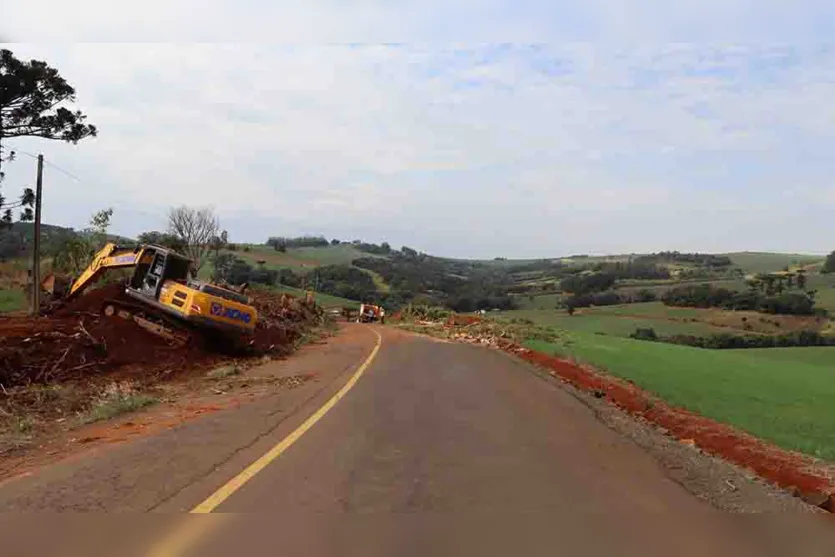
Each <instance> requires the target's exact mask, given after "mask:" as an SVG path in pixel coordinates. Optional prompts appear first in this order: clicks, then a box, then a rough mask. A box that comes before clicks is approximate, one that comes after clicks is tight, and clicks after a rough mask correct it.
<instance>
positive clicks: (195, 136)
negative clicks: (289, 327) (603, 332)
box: [0, 0, 835, 257]
mask: <svg viewBox="0 0 835 557" xmlns="http://www.w3.org/2000/svg"><path fill="white" fill-rule="evenodd" d="M35 3H37V2H35ZM41 3H42V4H50V2H45V0H41ZM81 4H82V5H84V6H87V5H88V4H89V6H88V7H91V8H92V7H95V5H98V3H97V2H94V1H93V0H84V1H82V2H81ZM151 4H153V2H151ZM249 4H253V6H257V7H258V10H260V11H258V10H255V8H253V11H252V13H256V11H257V13H258V14H259V17H258V18H254V19H253V18H252V17H249V18H246V17H243V16H242V15H241V14H242V13H246V12H247V10H246V9H244V7H245V5H249ZM574 4H575V3H562V4H561V3H556V4H555V3H553V2H551V3H545V2H535V3H533V2H521V3H520V2H514V3H505V2H494V1H487V2H478V3H475V2H463V3H456V4H455V5H454V6H453V7H449V8H448V9H446V10H445V11H439V10H438V9H437V8H439V6H440V3H437V4H436V3H434V2H429V3H420V4H411V3H410V4H404V3H399V4H398V3H396V2H387V3H384V4H381V3H378V2H374V1H370V0H367V1H365V2H360V3H359V4H357V5H356V6H355V7H354V9H352V10H345V9H344V8H342V7H341V6H343V4H341V3H336V2H311V3H305V5H304V6H295V5H288V4H281V3H278V4H276V3H269V4H260V3H257V2H237V3H236V5H237V6H238V9H237V10H236V11H234V12H224V10H223V9H222V5H221V4H219V3H217V2H213V1H210V2H206V3H201V4H200V6H202V8H201V9H200V10H197V11H196V12H195V11H194V10H195V9H196V4H193V3H190V2H176V3H174V4H172V5H171V8H170V9H168V10H167V11H166V12H165V13H167V14H169V17H168V18H167V19H166V20H165V21H151V20H148V19H146V18H144V17H139V16H137V15H136V14H131V13H120V14H112V13H109V11H108V10H98V11H96V12H95V15H93V16H91V17H89V18H85V19H84V20H83V21H82V20H80V19H74V18H76V17H77V16H76V15H74V14H75V12H72V13H71V12H69V11H68V12H66V13H63V12H62V10H65V9H67V8H64V7H62V5H61V4H59V3H52V8H54V13H56V18H55V19H56V21H54V22H51V24H50V22H48V23H47V24H46V25H45V26H43V28H42V29H40V30H39V29H37V28H36V27H35V26H34V24H33V23H32V22H33V21H34V20H33V19H32V18H31V14H29V13H28V12H27V11H25V10H23V8H14V10H13V11H12V13H11V14H10V20H9V21H11V22H12V25H11V27H9V28H0V36H3V34H4V33H5V36H6V37H11V38H13V39H16V38H22V37H24V36H25V37H26V38H34V39H38V40H41V39H43V40H47V39H60V40H65V41H76V40H82V39H92V40H113V39H117V38H118V39H119V40H137V41H152V40H153V41H156V40H171V39H172V38H173V39H176V40H178V41H180V42H178V43H151V42H138V43H131V44H124V43H111V44H102V43H88V44H77V43H68V44H37V43H35V44H14V45H10V48H11V49H12V50H14V51H15V52H16V53H17V54H18V55H19V56H22V57H27V58H28V57H35V58H39V59H45V60H47V61H49V62H50V63H51V64H53V65H55V66H56V67H58V68H59V69H60V70H61V72H62V74H63V75H64V76H65V77H66V78H67V79H68V80H69V81H70V82H71V83H72V84H73V85H74V86H75V87H76V88H77V90H78V101H79V102H78V105H79V107H80V108H82V109H83V110H84V111H85V112H87V113H88V114H89V116H90V120H91V121H92V122H93V123H96V124H97V125H98V126H99V127H100V128H101V134H100V136H99V137H98V138H96V139H94V140H90V141H85V142H82V143H81V144H79V145H78V146H68V145H61V144H55V143H49V142H44V141H36V140H25V141H23V140H20V141H15V142H14V143H12V144H10V145H9V147H11V148H17V149H18V150H22V151H26V152H30V153H35V152H41V151H42V152H44V153H45V155H46V156H47V159H48V160H49V161H51V162H53V163H55V164H57V165H59V166H60V167H61V168H63V169H66V170H69V171H70V172H71V173H72V174H73V175H74V176H77V177H78V178H79V179H74V178H70V177H69V176H67V175H65V174H62V173H61V172H59V171H57V170H55V169H54V168H52V167H47V188H48V189H47V193H46V195H45V218H46V219H47V221H48V222H54V223H58V224H65V225H70V226H75V227H81V226H83V225H84V223H85V221H86V220H87V218H88V216H89V214H90V213H92V212H94V211H95V210H97V209H98V208H101V207H103V206H108V205H110V206H113V207H114V208H115V214H114V227H115V229H116V230H117V231H119V232H121V233H124V234H128V235H133V234H136V233H137V232H140V231H142V230H145V229H149V228H160V227H162V226H164V220H165V219H164V214H165V211H166V209H167V207H169V206H171V205H174V204H180V203H192V204H193V203H198V204H199V203H202V204H210V205H213V206H214V207H215V208H216V210H217V211H218V212H219V213H220V216H221V220H222V223H223V225H224V227H225V228H227V229H228V230H229V233H230V237H232V238H233V239H235V240H237V241H260V240H263V239H265V238H266V237H267V236H270V235H276V234H286V235H292V234H300V233H322V234H325V235H327V236H329V237H338V238H342V239H353V238H364V239H367V240H372V241H382V240H388V241H389V242H391V243H392V244H394V245H402V244H406V245H410V246H413V247H416V248H418V249H422V250H425V251H428V252H431V253H437V254H442V255H450V256H469V257H493V256H508V257H514V256H515V257H544V256H553V255H564V254H569V253H581V252H588V253H613V252H624V251H627V252H643V251H655V250H662V249H679V250H700V251H729V250H745V249H750V250H791V251H804V252H817V253H821V252H828V251H830V250H831V249H833V248H835V244H833V240H831V237H832V235H831V231H832V222H833V219H832V215H833V211H835V183H833V180H832V176H833V174H835V173H833V170H835V163H833V157H832V155H831V154H832V153H833V152H835V103H833V102H832V99H835V49H833V48H831V47H830V42H829V37H828V35H829V34H830V30H828V29H827V28H826V22H827V21H829V22H831V21H835V19H833V16H835V7H832V6H829V5H828V4H827V3H824V2H800V3H793V4H792V5H791V6H792V7H787V6H783V4H782V3H777V2H771V1H765V2H749V1H737V2H713V1H706V2H699V3H695V2H693V3H686V4H680V3H678V4H676V5H673V4H672V3H670V2H655V1H645V2H620V1H615V0H609V1H607V2H603V1H602V0H600V1H591V2H585V3H582V7H576V6H575V5H574ZM433 8H434V9H433ZM281 9H283V10H284V11H281ZM197 12H199V14H198V16H196V17H190V16H189V15H188V14H195V13H197ZM279 12H280V13H281V14H282V15H283V17H279ZM143 13H144V12H143ZM58 16H60V17H58ZM61 18H64V19H61ZM66 19H69V20H70V21H69V23H71V24H70V25H67V24H66V23H67V21H65V20H66ZM221 21H223V27H222V29H223V35H222V36H220V37H217V33H218V29H219V28H221V27H220V25H221ZM186 22H188V23H186ZM9 29H12V30H14V31H9ZM305 31H307V33H304V32H305ZM212 33H215V37H216V38H223V39H225V40H228V41H233V42H227V43H213V44H193V43H189V42H187V41H192V40H201V39H206V38H209V37H211V36H212ZM302 35H304V37H302ZM241 39H246V40H247V41H248V42H235V41H239V40H241ZM346 42H351V43H361V44H350V45H348V44H344V43H346ZM380 42H386V43H390V42H394V43H396V44H377V43H380ZM334 43H341V44H334ZM32 162H33V161H32V160H31V159H30V158H29V157H28V156H22V157H20V158H19V160H18V161H17V162H15V163H14V164H13V165H10V166H9V167H8V168H7V170H8V179H7V181H6V183H5V185H4V191H5V192H6V193H7V194H13V193H14V192H15V190H16V189H19V188H20V187H21V186H23V185H25V184H26V183H29V182H31V176H32V174H33V165H32Z"/></svg>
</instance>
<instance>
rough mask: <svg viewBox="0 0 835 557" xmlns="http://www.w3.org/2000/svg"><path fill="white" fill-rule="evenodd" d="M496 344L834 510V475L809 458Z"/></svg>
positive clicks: (626, 386) (550, 359)
mask: <svg viewBox="0 0 835 557" xmlns="http://www.w3.org/2000/svg"><path fill="white" fill-rule="evenodd" d="M498 345H499V347H500V348H501V349H502V350H505V351H506V352H510V353H512V354H515V355H516V356H518V357H520V358H522V359H524V360H527V361H528V362H531V363H534V364H536V365H538V366H541V367H544V368H547V369H548V370H549V371H550V372H551V375H554V376H556V377H559V378H561V379H563V380H565V381H567V382H569V383H571V384H572V385H574V386H575V387H577V388H579V389H581V390H583V391H587V392H590V393H594V394H595V396H598V397H605V398H606V399H608V400H609V401H610V402H612V403H614V404H616V405H617V406H619V407H620V408H622V409H623V410H625V411H627V412H629V413H630V414H632V415H634V416H638V417H640V418H643V419H645V420H647V421H649V422H652V423H654V424H657V425H659V426H661V427H663V428H665V429H666V430H667V431H669V433H670V434H671V435H673V436H674V437H676V438H678V439H681V440H686V441H688V442H691V443H692V444H694V445H695V446H697V447H699V448H700V449H702V450H703V451H705V452H707V453H709V454H712V455H715V456H719V457H721V458H724V459H725V460H728V461H730V462H733V463H734V464H737V465H739V466H742V467H744V468H747V469H749V470H752V471H754V472H755V473H757V474H758V475H759V476H761V477H763V478H765V479H767V480H770V481H772V482H774V483H776V484H777V485H779V486H781V487H784V488H786V489H790V490H791V491H793V492H795V494H797V495H802V496H804V498H806V499H808V500H814V501H815V502H816V504H817V505H818V506H820V507H821V508H823V509H825V510H828V511H830V512H835V499H833V496H835V479H833V478H831V477H830V476H829V475H827V474H826V473H825V472H824V471H822V470H821V469H820V466H816V465H815V464H816V463H815V461H814V460H813V459H812V458H810V457H807V456H805V455H802V454H800V453H795V452H792V451H787V450H784V449H780V448H779V447H776V446H774V445H770V444H769V443H766V442H765V441H762V440H760V439H757V438H756V437H753V436H752V435H749V434H747V433H744V432H742V431H739V430H737V429H735V428H733V427H731V426H729V425H726V424H722V423H719V422H716V421H714V420H711V419H709V418H705V417H703V416H699V415H698V414H694V413H692V412H688V411H687V410H684V409H682V408H676V407H673V406H670V405H668V404H666V403H665V402H663V401H662V400H659V399H658V398H656V397H654V396H652V395H650V394H649V393H647V392H645V391H643V390H642V389H640V388H639V387H637V386H635V385H633V384H631V383H628V382H626V381H622V380H620V379H617V378H614V377H609V376H606V375H604V374H602V373H598V372H596V371H594V370H591V369H589V368H587V367H584V366H580V365H578V364H576V363H574V362H570V361H567V360H562V359H560V358H556V357H554V356H549V355H547V354H543V353H541V352H535V351H533V350H529V349H527V348H523V347H520V346H519V345H517V344H515V343H512V342H509V341H499V342H498Z"/></svg>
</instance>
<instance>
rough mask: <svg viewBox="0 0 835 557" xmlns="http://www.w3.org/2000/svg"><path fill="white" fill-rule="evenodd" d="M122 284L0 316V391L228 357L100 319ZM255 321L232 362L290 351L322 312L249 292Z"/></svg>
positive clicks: (209, 346) (210, 346)
mask: <svg viewBox="0 0 835 557" xmlns="http://www.w3.org/2000/svg"><path fill="white" fill-rule="evenodd" d="M123 295H124V294H123V288H122V285H120V284H112V285H108V286H105V287H103V288H99V289H96V290H93V291H90V292H89V293H87V294H85V295H83V296H81V297H79V298H78V299H76V300H73V301H72V302H70V303H69V304H68V305H66V306H65V307H63V308H61V309H60V310H58V311H56V312H55V313H53V314H52V315H51V316H49V317H40V318H38V319H31V318H22V317H7V318H0V384H2V385H3V386H4V387H13V386H17V385H27V384H31V383H50V382H54V381H67V380H72V379H75V378H80V377H91V376H97V375H103V374H108V375H110V374H116V375H117V376H119V377H123V376H126V375H127V376H134V377H148V376H153V375H154V374H158V373H165V374H166V375H168V374H171V373H173V372H182V371H184V370H188V369H193V368H201V367H205V366H206V365H208V364H211V363H214V362H217V361H218V360H219V359H222V358H223V357H224V356H228V355H229V353H228V352H227V353H225V354H224V353H221V352H220V351H219V348H220V347H219V346H218V345H216V344H214V343H213V342H212V341H207V340H205V339H202V338H196V339H195V340H194V341H192V342H189V343H188V344H187V345H186V346H173V345H172V344H171V343H170V342H169V341H167V340H166V339H165V338H163V337H160V336H157V335H154V334H152V333H150V332H149V331H146V330H145V329H143V328H142V327H139V326H138V325H137V324H136V323H135V322H133V321H131V320H126V319H121V318H119V317H110V318H108V317H104V316H102V315H100V310H101V307H102V304H103V303H104V302H105V301H106V300H109V299H113V298H120V297H121V296H123ZM252 299H253V305H254V306H255V307H256V309H257V310H258V314H259V321H258V326H257V328H256V332H255V335H254V337H253V338H252V339H250V342H249V344H248V345H247V346H246V348H245V349H244V350H243V351H242V352H239V353H235V354H233V355H234V356H237V357H253V356H261V355H264V354H270V353H287V352H289V351H291V350H292V346H293V344H294V343H295V341H296V340H297V339H298V338H299V337H300V336H301V335H303V334H304V331H305V330H306V329H307V328H308V327H310V326H311V325H313V324H318V323H319V322H321V318H322V311H321V309H320V308H318V307H315V306H307V305H305V304H304V303H302V302H301V301H299V300H295V299H293V298H292V297H289V296H286V295H276V294H271V293H267V292H254V293H252Z"/></svg>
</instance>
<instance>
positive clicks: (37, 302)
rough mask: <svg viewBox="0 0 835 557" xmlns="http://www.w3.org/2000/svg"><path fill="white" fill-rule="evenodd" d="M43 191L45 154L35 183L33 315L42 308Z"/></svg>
mask: <svg viewBox="0 0 835 557" xmlns="http://www.w3.org/2000/svg"><path fill="white" fill-rule="evenodd" d="M42 191H43V155H38V180H37V182H36V185H35V244H34V247H33V249H32V307H30V308H29V314H30V315H32V316H33V317H35V316H37V315H38V313H40V309H41V192H42Z"/></svg>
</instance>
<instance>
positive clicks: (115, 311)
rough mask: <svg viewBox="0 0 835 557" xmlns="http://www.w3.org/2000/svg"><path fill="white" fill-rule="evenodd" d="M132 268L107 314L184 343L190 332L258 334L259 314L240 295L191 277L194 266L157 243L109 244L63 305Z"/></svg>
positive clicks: (106, 307)
mask: <svg viewBox="0 0 835 557" xmlns="http://www.w3.org/2000/svg"><path fill="white" fill-rule="evenodd" d="M126 268H134V271H133V274H132V276H131V277H130V279H129V280H128V281H127V283H126V284H125V290H124V294H125V296H124V297H120V298H119V299H111V300H107V301H105V302H104V303H103V306H102V308H101V311H102V313H103V314H104V315H106V316H114V315H118V316H120V317H123V318H127V319H134V320H135V321H136V322H137V323H138V324H139V325H141V326H143V327H145V328H146V329H148V330H150V331H152V332H154V333H157V334H160V335H162V336H166V337H169V338H171V339H173V340H178V341H185V340H187V338H188V337H189V331H190V330H194V329H196V330H200V331H219V332H221V333H224V334H225V335H226V336H233V337H234V336H241V335H243V336H248V335H250V334H252V333H253V332H254V331H255V324H256V322H257V320H258V315H257V311H256V310H255V308H254V307H252V306H251V305H250V303H249V299H248V298H247V297H246V296H244V295H243V294H242V293H239V292H234V291H232V290H230V289H228V288H221V287H219V286H215V285H213V284H208V283H205V282H201V281H197V280H194V279H192V278H191V268H192V262H191V260H190V259H188V258H187V257H184V256H182V255H180V254H178V253H177V252H175V251H173V250H171V249H169V248H165V247H162V246H157V245H151V244H148V245H139V246H134V247H125V246H118V245H116V244H113V243H108V244H107V245H105V246H104V248H102V249H101V251H99V252H98V253H97V254H96V255H95V257H94V258H93V261H92V262H91V263H90V265H89V266H88V267H87V268H86V269H84V271H82V272H81V274H80V275H79V276H78V278H76V279H75V280H74V281H73V282H72V284H71V285H70V286H69V292H68V293H67V294H66V297H65V298H64V300H65V301H69V300H72V299H73V298H75V297H78V296H80V295H81V294H82V293H83V292H84V289H85V288H87V287H88V286H89V285H90V284H92V283H93V282H95V281H96V280H97V279H98V278H99V277H100V276H101V275H102V274H103V273H104V272H106V271H108V270H111V269H126Z"/></svg>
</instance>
